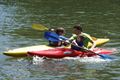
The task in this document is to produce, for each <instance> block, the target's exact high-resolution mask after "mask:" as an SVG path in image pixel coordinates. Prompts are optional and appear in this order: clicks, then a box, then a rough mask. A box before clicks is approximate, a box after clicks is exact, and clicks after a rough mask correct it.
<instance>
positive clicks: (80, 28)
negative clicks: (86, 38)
mask: <svg viewBox="0 0 120 80" xmlns="http://www.w3.org/2000/svg"><path fill="white" fill-rule="evenodd" d="M73 28H74V29H77V30H80V31H81V32H82V31H83V30H82V27H81V26H80V25H76V26H74V27H73Z"/></svg>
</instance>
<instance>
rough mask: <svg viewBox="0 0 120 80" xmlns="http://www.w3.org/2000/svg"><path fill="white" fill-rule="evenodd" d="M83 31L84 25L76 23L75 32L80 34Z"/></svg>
mask: <svg viewBox="0 0 120 80" xmlns="http://www.w3.org/2000/svg"><path fill="white" fill-rule="evenodd" d="M81 32H82V27H81V26H80V25H76V26H74V27H73V33H74V34H76V35H79V34H81Z"/></svg>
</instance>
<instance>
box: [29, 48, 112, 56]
mask: <svg viewBox="0 0 120 80" xmlns="http://www.w3.org/2000/svg"><path fill="white" fill-rule="evenodd" d="M94 52H95V53H94ZM96 53H97V54H111V53H112V51H110V50H106V49H102V48H94V50H93V53H91V52H85V51H76V50H73V49H70V48H54V49H48V50H39V51H28V55H29V56H39V57H46V58H64V57H77V56H79V57H86V56H87V57H92V56H95V55H97V54H96Z"/></svg>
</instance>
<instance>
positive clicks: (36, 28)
mask: <svg viewBox="0 0 120 80" xmlns="http://www.w3.org/2000/svg"><path fill="white" fill-rule="evenodd" d="M32 28H33V29H35V30H40V31H44V30H48V28H47V27H45V26H44V25H42V24H32Z"/></svg>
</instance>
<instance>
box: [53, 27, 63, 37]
mask: <svg viewBox="0 0 120 80" xmlns="http://www.w3.org/2000/svg"><path fill="white" fill-rule="evenodd" d="M55 32H56V33H57V34H58V35H63V34H64V33H65V29H64V28H62V27H59V28H57V29H56V30H55Z"/></svg>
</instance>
